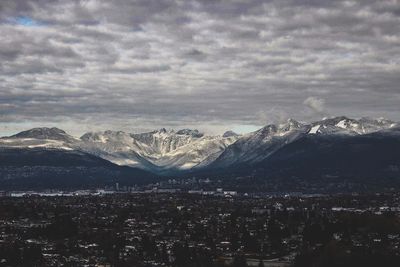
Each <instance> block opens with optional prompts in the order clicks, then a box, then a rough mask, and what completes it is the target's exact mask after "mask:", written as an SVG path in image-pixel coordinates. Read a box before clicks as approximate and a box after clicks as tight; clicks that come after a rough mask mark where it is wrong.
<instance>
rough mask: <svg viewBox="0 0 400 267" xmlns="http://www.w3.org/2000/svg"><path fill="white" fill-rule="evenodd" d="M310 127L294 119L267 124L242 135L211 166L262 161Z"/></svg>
mask: <svg viewBox="0 0 400 267" xmlns="http://www.w3.org/2000/svg"><path fill="white" fill-rule="evenodd" d="M309 129H310V126H309V125H303V124H301V123H299V122H297V121H295V120H292V119H289V120H288V121H287V122H286V123H283V124H279V125H275V124H270V125H267V126H265V127H263V128H261V129H260V130H257V131H255V132H252V133H249V134H247V135H245V136H243V137H241V138H240V139H239V140H238V141H236V142H235V143H234V144H232V145H231V146H229V147H228V148H227V149H226V150H225V151H224V152H223V153H221V155H220V156H219V157H218V158H217V159H216V160H215V161H214V162H213V163H212V164H211V166H212V167H213V168H221V167H227V166H230V165H234V164H242V163H250V162H258V161H261V160H263V159H265V158H266V157H268V156H269V155H271V154H272V153H274V152H275V151H276V150H278V149H279V148H281V147H282V146H284V145H285V144H288V143H290V142H293V141H294V140H296V139H297V138H299V137H301V136H302V135H304V134H305V133H307V132H308V131H309Z"/></svg>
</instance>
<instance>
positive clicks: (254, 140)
mask: <svg viewBox="0 0 400 267" xmlns="http://www.w3.org/2000/svg"><path fill="white" fill-rule="evenodd" d="M398 127H399V124H398V123H395V122H392V121H389V120H386V119H368V118H361V119H350V118H347V117H335V118H329V119H323V120H321V121H317V122H313V123H300V122H297V121H295V120H292V119H289V120H288V121H286V122H285V123H282V124H270V125H267V126H265V127H263V128H261V129H259V130H257V131H255V132H252V133H248V134H245V135H238V134H236V133H234V132H232V131H228V132H225V133H224V134H223V135H213V136H209V135H204V134H203V133H201V132H199V131H198V130H192V129H182V130H178V131H174V130H166V129H164V128H162V129H159V130H156V131H152V132H146V133H127V132H122V131H110V130H109V131H103V132H90V133H86V134H84V135H82V137H81V138H75V137H73V136H71V135H68V134H67V133H66V132H64V131H63V130H60V129H57V128H34V129H31V130H28V131H24V132H21V133H18V134H16V135H13V136H9V137H3V138H0V148H1V147H6V148H28V149H32V148H42V149H62V150H74V151H75V150H76V151H81V152H84V153H88V154H92V155H95V156H97V157H100V158H103V159H106V160H108V161H110V162H112V163H115V164H118V165H122V166H130V167H139V168H142V169H146V170H151V171H153V172H158V173H168V172H171V171H174V172H175V171H182V170H192V171H193V170H199V169H204V168H211V169H215V168H227V167H229V166H238V165H243V164H255V163H257V162H261V161H263V160H265V159H266V158H268V157H270V156H271V155H273V154H274V153H275V152H276V151H278V150H280V149H281V148H282V147H285V146H286V145H288V144H291V143H293V142H295V141H296V140H299V139H301V138H303V137H305V136H307V137H308V138H313V137H318V136H358V135H367V134H370V133H375V132H382V131H385V132H388V131H389V132H392V131H395V129H398ZM397 132H399V131H397Z"/></svg>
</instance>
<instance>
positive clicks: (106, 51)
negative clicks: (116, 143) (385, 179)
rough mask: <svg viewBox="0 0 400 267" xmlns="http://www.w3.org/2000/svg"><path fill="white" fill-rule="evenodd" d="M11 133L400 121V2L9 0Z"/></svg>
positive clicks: (4, 3)
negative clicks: (345, 119) (343, 119)
mask: <svg viewBox="0 0 400 267" xmlns="http://www.w3.org/2000/svg"><path fill="white" fill-rule="evenodd" d="M0 36H1V38H0V135H7V134H11V133H15V132H18V131H20V130H25V129H28V128H32V127H38V126H56V127H59V128H62V129H64V130H66V131H68V132H70V133H71V134H74V135H80V134H81V133H83V132H87V131H93V130H104V129H115V130H124V131H129V132H141V131H146V130H152V129H157V128H161V127H165V128H175V129H180V128H197V129H199V130H201V131H205V132H211V133H222V132H224V131H226V130H230V129H232V130H234V131H236V132H241V133H243V132H249V131H253V130H255V129H257V128H259V127H261V126H263V125H265V124H268V123H270V122H279V121H283V120H286V119H287V118H294V119H297V120H300V121H311V120H316V119H320V118H322V117H330V116H338V115H347V116H350V117H362V116H369V117H386V118H388V119H392V120H397V121H398V120H400V112H399V106H400V66H399V64H400V56H399V55H400V2H399V1H393V0H391V1H384V0H376V1H373V0H366V1H323V0H307V1H306V0H276V1H272V0H271V1H268V0H263V1H260V0H254V1H251V0H243V1H242V0H215V1H211V0H201V1H200V0H199V1H190V0H163V1H159V0H138V1H132V0H115V1H109V0H103V1H102V0H85V1H84V0H82V1H77V0H68V1H65V0H59V1H54V0H35V1H28V0H1V1H0Z"/></svg>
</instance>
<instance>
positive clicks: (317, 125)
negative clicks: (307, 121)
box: [309, 116, 397, 135]
mask: <svg viewBox="0 0 400 267" xmlns="http://www.w3.org/2000/svg"><path fill="white" fill-rule="evenodd" d="M311 126H312V127H311V129H310V131H309V133H310V134H347V135H360V134H368V133H373V132H377V131H380V130H384V129H390V128H393V127H395V126H397V123H395V122H393V121H390V120H386V119H369V118H361V119H359V120H356V119H350V118H347V117H344V116H341V117H336V118H330V119H324V120H322V121H318V122H314V123H312V124H311Z"/></svg>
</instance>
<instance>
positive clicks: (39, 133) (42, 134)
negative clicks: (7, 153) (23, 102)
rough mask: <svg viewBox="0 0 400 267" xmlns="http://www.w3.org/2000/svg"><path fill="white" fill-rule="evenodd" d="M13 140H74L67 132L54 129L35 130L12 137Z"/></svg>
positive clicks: (42, 128)
mask: <svg viewBox="0 0 400 267" xmlns="http://www.w3.org/2000/svg"><path fill="white" fill-rule="evenodd" d="M10 137H11V138H35V139H49V140H59V141H67V142H69V141H72V140H74V138H73V137H72V136H70V135H69V134H67V133H66V132H65V131H63V130H61V129H59V128H56V127H52V128H48V127H41V128H33V129H30V130H27V131H23V132H20V133H17V134H15V135H12V136H10Z"/></svg>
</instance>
